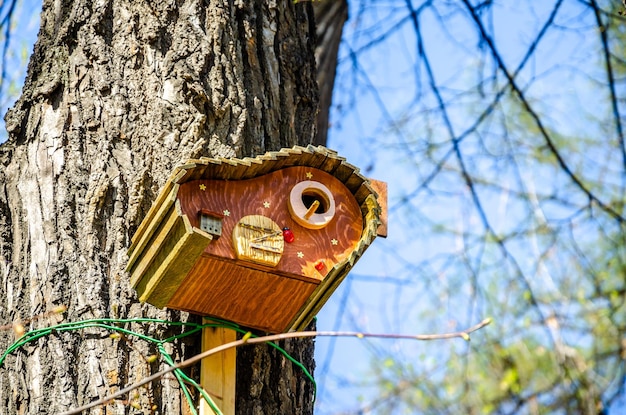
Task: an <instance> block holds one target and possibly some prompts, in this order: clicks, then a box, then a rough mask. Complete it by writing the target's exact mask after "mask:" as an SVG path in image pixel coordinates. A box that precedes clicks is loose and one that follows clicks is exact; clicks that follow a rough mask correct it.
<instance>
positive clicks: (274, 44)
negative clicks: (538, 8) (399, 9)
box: [0, 0, 343, 414]
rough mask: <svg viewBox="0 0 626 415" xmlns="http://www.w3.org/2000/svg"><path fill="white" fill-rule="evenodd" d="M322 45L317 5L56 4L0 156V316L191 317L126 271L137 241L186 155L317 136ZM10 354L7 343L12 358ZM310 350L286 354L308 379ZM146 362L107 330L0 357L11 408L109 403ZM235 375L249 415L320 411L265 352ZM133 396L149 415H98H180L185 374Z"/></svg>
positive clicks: (45, 20)
mask: <svg viewBox="0 0 626 415" xmlns="http://www.w3.org/2000/svg"><path fill="white" fill-rule="evenodd" d="M341 23H343V21H342V22H341ZM314 38H315V34H314V19H313V10H312V5H311V3H310V2H301V3H294V2H293V1H292V0H266V1H260V0H255V1H252V0H246V1H242V0H234V1H233V0H204V1H202V0H177V1H174V0H164V1H161V2H148V1H136V0H75V1H70V0H54V1H53V0H45V1H44V4H43V12H42V18H41V30H40V33H39V39H38V41H37V44H36V45H35V50H34V53H33V55H32V58H31V62H30V65H29V69H28V75H27V80H26V84H25V87H24V90H23V95H22V97H21V98H20V99H19V101H18V102H17V103H16V105H15V107H14V108H13V109H12V110H11V111H10V112H9V113H8V115H7V117H6V124H7V130H8V132H9V141H8V142H7V143H5V144H3V145H2V146H0V166H2V167H1V168H0V278H2V284H1V285H0V321H3V322H15V321H20V320H25V319H28V318H29V317H32V316H40V315H45V313H46V312H47V311H49V310H52V309H54V308H55V307H57V306H59V305H65V306H67V307H68V308H67V312H66V315H65V317H66V319H68V320H71V321H76V320H81V319H90V318H104V317H111V318H129V317H139V316H141V317H146V316H150V317H160V318H166V319H170V320H185V319H187V318H195V317H193V316H191V317H190V316H187V315H186V314H184V313H178V312H168V311H161V310H157V309H155V308H154V307H152V306H148V305H141V304H139V303H138V301H137V298H136V295H135V292H134V291H133V290H132V289H131V288H130V287H129V283H128V275H127V274H126V273H125V271H124V269H125V266H126V260H127V257H126V249H127V247H128V245H129V241H130V237H131V236H132V234H133V232H134V230H135V229H136V228H137V226H138V225H139V223H140V222H141V220H142V217H143V215H144V214H145V212H146V211H147V210H148V208H149V207H150V204H151V202H152V201H153V199H154V197H155V195H156V194H157V192H158V190H159V187H160V185H161V184H162V183H163V182H164V181H165V180H166V178H167V177H168V175H169V173H170V172H171V170H172V168H173V167H174V166H175V165H177V164H179V163H181V162H183V161H185V160H186V159H188V158H194V157H200V156H226V157H229V156H237V157H241V156H252V155H256V154H260V153H263V152H265V151H268V150H276V149H279V148H281V147H291V146H292V145H295V144H301V145H303V144H308V143H311V142H314V141H315V133H316V132H315V129H316V128H315V125H316V114H317V110H318V92H317V91H318V89H317V85H316V78H315V75H316V72H315V61H314V54H313V50H314ZM53 322H54V321H52V319H51V318H49V317H44V318H40V319H36V320H33V321H32V322H29V323H28V324H26V328H27V329H29V328H35V327H42V326H45V325H49V324H51V323H53ZM136 328H139V326H138V327H136ZM142 330H146V332H147V333H148V334H151V335H157V333H158V332H160V331H162V330H164V328H163V327H160V326H159V325H153V326H150V327H145V328H142ZM12 341H13V338H12V334H11V333H10V332H7V331H5V332H2V333H0V346H1V347H2V349H6V347H7V346H8V345H9V344H10V343H11V342H12ZM198 346H199V340H198V338H197V337H195V338H193V339H189V338H187V340H183V341H179V342H177V343H176V344H175V345H173V346H172V347H170V350H169V351H170V352H171V353H172V354H173V355H174V358H175V359H178V360H182V359H184V358H187V357H190V356H191V355H193V354H195V353H196V352H198ZM312 347H313V345H312V342H310V341H301V342H294V343H291V344H288V345H286V348H287V349H288V351H290V352H292V353H293V354H294V355H295V357H296V358H299V359H303V360H305V363H306V364H307V365H309V366H311V365H312ZM152 352H153V350H150V349H149V347H148V345H146V344H143V343H142V342H135V343H134V344H133V345H132V347H130V346H129V344H128V343H127V342H124V341H119V340H114V339H110V338H109V337H108V333H105V332H101V331H97V330H94V331H88V332H84V333H82V334H75V333H67V332H66V333H53V334H51V335H50V336H47V337H45V338H41V339H39V340H38V341H36V342H34V343H33V344H30V345H28V346H27V347H26V348H24V349H22V350H20V351H18V352H16V353H13V354H12V355H11V356H10V357H9V358H8V359H7V361H5V363H4V366H3V367H2V368H1V369H0V413H10V414H13V413H18V414H24V413H29V414H40V413H58V412H62V411H65V410H69V409H71V408H72V407H76V406H78V405H79V404H84V403H86V402H89V401H92V400H94V399H97V398H100V397H103V396H105V395H107V394H108V393H109V392H111V391H113V390H116V389H118V388H120V387H122V386H124V385H125V384H127V383H131V382H133V381H136V380H137V379H138V378H141V377H143V376H145V375H147V374H148V373H147V372H148V369H147V367H146V363H145V361H144V360H143V359H142V357H141V355H142V354H144V355H148V354H151V353H152ZM238 362H239V367H238V370H240V372H241V373H246V374H245V376H241V378H240V380H241V381H240V382H239V384H238V386H237V390H238V402H237V405H238V411H237V412H238V413H246V414H248V413H249V414H261V413H267V414H280V413H283V414H297V413H302V414H306V413H312V403H311V401H312V399H311V398H312V385H310V384H309V383H308V381H307V380H306V379H305V378H304V377H303V376H301V374H300V373H299V372H298V370H297V369H296V368H293V367H292V366H291V363H289V362H288V361H286V360H284V359H282V357H280V356H277V355H276V354H274V353H272V352H268V351H267V348H266V347H259V348H255V349H252V348H250V349H243V352H242V353H241V354H240V358H239V359H238ZM157 369H158V364H156V363H155V364H153V365H152V367H151V370H157ZM245 370H247V372H245ZM192 375H195V374H194V373H192ZM139 393H140V395H139V398H138V399H137V400H136V401H137V402H138V403H139V404H140V405H141V408H142V409H140V410H135V409H132V408H130V407H129V406H128V404H127V403H124V402H116V403H113V404H111V405H108V406H107V411H106V412H102V409H101V408H100V409H97V410H94V411H93V413H129V412H130V413H134V412H133V411H135V412H136V413H150V411H151V410H150V408H151V407H153V406H154V408H155V409H153V410H152V412H153V413H163V414H177V413H185V412H186V410H185V404H184V403H183V400H182V397H181V393H180V390H179V388H178V384H177V382H176V381H175V380H174V379H171V378H167V379H163V380H162V381H160V382H157V383H155V384H152V385H151V386H150V387H149V388H148V389H147V390H146V389H142V390H140V391H139Z"/></svg>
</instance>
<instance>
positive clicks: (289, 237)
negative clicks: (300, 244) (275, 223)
mask: <svg viewBox="0 0 626 415" xmlns="http://www.w3.org/2000/svg"><path fill="white" fill-rule="evenodd" d="M283 239H284V240H285V242H287V243H288V244H290V243H292V242H293V241H295V240H296V237H295V235H294V234H293V232H292V231H291V229H289V228H287V227H284V228H283Z"/></svg>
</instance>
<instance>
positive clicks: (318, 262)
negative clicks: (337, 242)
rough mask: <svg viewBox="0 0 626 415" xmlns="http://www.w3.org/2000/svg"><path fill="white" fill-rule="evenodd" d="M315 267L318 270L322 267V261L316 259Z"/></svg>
mask: <svg viewBox="0 0 626 415" xmlns="http://www.w3.org/2000/svg"><path fill="white" fill-rule="evenodd" d="M315 269H316V270H318V271H321V270H323V269H324V261H317V264H315Z"/></svg>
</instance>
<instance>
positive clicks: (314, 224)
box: [289, 180, 335, 229]
mask: <svg viewBox="0 0 626 415" xmlns="http://www.w3.org/2000/svg"><path fill="white" fill-rule="evenodd" d="M289 213H290V214H291V217H292V218H293V219H294V220H295V221H296V222H297V223H298V224H300V225H302V226H304V227H305V228H309V229H321V228H323V227H324V226H326V225H328V223H329V222H330V221H331V220H332V219H333V217H334V216H335V199H334V198H333V195H332V194H331V193H330V190H328V188H327V187H326V186H324V185H323V184H322V183H320V182H316V181H312V180H306V181H303V182H300V183H298V184H296V185H295V186H294V187H293V189H291V193H290V195H289Z"/></svg>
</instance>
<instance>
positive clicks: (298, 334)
mask: <svg viewBox="0 0 626 415" xmlns="http://www.w3.org/2000/svg"><path fill="white" fill-rule="evenodd" d="M490 323H491V319H490V318H487V319H485V320H483V321H481V322H480V323H478V324H476V325H475V326H472V327H470V328H468V329H466V330H463V331H457V332H453V333H443V334H417V335H408V334H387V333H382V334H375V333H359V332H353V331H302V332H293V333H281V334H274V335H270V336H262V337H254V338H247V336H244V337H243V338H242V339H241V340H237V341H234V342H230V343H226V344H223V345H221V346H218V347H215V348H213V349H210V350H207V351H204V352H202V353H200V354H197V355H195V356H193V357H191V358H189V359H187V360H183V361H182V362H180V363H178V364H177V365H175V366H170V367H168V368H166V369H163V370H162V371H160V372H157V373H155V374H153V375H151V376H148V377H146V378H144V379H143V380H141V381H139V382H137V383H134V384H132V385H130V386H127V387H126V388H124V389H120V390H119V391H117V392H115V393H112V394H111V395H109V396H106V397H104V398H102V399H99V400H97V401H93V402H91V403H88V404H86V405H83V406H81V407H79V408H76V409H72V410H70V411H67V412H63V413H62V414H61V415H74V414H80V413H81V412H83V411H85V410H87V409H90V408H93V407H95V406H98V405H103V404H107V403H109V402H111V401H113V400H114V399H116V398H118V397H120V396H122V395H125V394H127V393H128V392H131V391H132V390H134V389H137V388H139V387H141V386H143V385H145V384H147V383H150V382H153V381H155V380H157V379H159V378H161V377H163V376H164V375H166V374H168V373H170V372H173V371H174V370H176V369H182V368H184V367H187V366H191V365H193V364H195V363H197V362H199V361H200V360H202V359H204V358H205V357H209V356H211V355H213V354H216V353H219V352H222V351H224V350H228V349H231V348H233V347H239V346H243V345H245V344H259V343H267V342H272V341H278V340H285V339H293V338H304V337H357V338H359V339H362V338H365V337H369V338H380V339H407V340H444V339H453V338H456V337H460V338H462V339H464V340H469V339H470V337H469V334H470V333H472V332H474V331H476V330H480V329H481V328H483V327H485V326H487V325H488V324H490Z"/></svg>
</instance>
